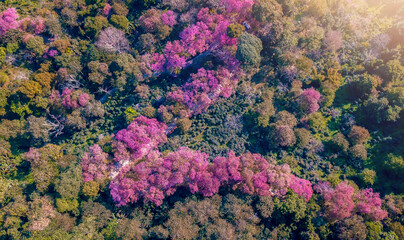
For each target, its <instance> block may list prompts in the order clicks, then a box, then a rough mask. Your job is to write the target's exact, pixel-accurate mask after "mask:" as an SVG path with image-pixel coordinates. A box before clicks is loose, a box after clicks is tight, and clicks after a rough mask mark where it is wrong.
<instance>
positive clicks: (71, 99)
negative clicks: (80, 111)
mask: <svg viewBox="0 0 404 240" xmlns="http://www.w3.org/2000/svg"><path fill="white" fill-rule="evenodd" d="M61 98H62V105H63V106H64V107H65V108H67V109H76V108H80V107H85V106H86V105H87V104H88V102H89V101H90V96H89V95H88V94H87V93H82V92H81V91H74V90H73V89H69V88H65V89H64V90H63V92H62V95H61Z"/></svg>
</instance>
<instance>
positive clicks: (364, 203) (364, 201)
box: [355, 188, 387, 221]
mask: <svg viewBox="0 0 404 240" xmlns="http://www.w3.org/2000/svg"><path fill="white" fill-rule="evenodd" d="M355 200H356V209H357V210H358V212H359V213H360V214H362V215H365V216H366V217H368V218H370V219H372V220H373V221H379V220H383V219H385V218H386V217H387V211H385V210H383V209H381V206H382V200H381V199H380V196H379V193H374V192H373V189H372V188H368V189H364V190H361V191H360V192H359V193H358V194H357V195H356V196H355Z"/></svg>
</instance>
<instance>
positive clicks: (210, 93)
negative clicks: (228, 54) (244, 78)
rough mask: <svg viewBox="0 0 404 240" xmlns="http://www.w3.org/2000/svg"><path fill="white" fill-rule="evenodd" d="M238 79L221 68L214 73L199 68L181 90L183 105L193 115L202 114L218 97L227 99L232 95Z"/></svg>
mask: <svg viewBox="0 0 404 240" xmlns="http://www.w3.org/2000/svg"><path fill="white" fill-rule="evenodd" d="M237 82H238V79H237V78H235V77H234V76H232V75H231V74H230V72H229V71H228V70H227V69H226V68H223V67H219V68H218V70H216V71H211V70H205V69H204V68H201V69H199V70H198V72H197V73H195V74H191V81H190V82H188V83H186V84H185V85H184V86H183V88H182V93H183V97H182V98H181V99H183V100H184V102H183V103H185V104H186V105H187V106H188V107H189V108H190V109H191V110H192V111H193V112H194V113H196V114H198V113H201V112H204V111H205V110H206V109H207V108H208V107H209V106H210V105H211V104H212V103H213V102H214V101H216V100H217V99H218V98H219V97H225V98H228V97H230V96H231V94H232V93H233V89H234V87H235V86H236V84H237Z"/></svg>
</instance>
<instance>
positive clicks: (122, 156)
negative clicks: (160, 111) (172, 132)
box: [115, 116, 167, 162]
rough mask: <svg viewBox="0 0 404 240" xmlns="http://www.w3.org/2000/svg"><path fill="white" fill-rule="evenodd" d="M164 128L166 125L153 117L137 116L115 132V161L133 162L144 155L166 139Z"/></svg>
mask: <svg viewBox="0 0 404 240" xmlns="http://www.w3.org/2000/svg"><path fill="white" fill-rule="evenodd" d="M166 129H167V126H166V125H165V124H164V123H160V122H159V121H157V119H155V118H153V119H149V118H147V117H144V116H139V117H137V118H136V119H135V120H134V122H133V123H131V124H130V125H129V126H128V127H127V128H126V129H123V130H121V131H119V132H118V133H117V134H116V137H115V138H116V140H117V141H116V142H115V147H116V149H117V151H116V152H115V161H117V162H121V161H127V160H130V161H131V162H135V161H137V160H140V159H141V158H143V157H145V156H146V155H147V154H148V153H149V152H150V151H152V150H154V149H155V148H157V146H158V145H160V144H162V143H165V142H166V141H167V136H166V134H165V130H166Z"/></svg>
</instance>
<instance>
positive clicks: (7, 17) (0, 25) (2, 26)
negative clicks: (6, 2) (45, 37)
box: [0, 8, 46, 36]
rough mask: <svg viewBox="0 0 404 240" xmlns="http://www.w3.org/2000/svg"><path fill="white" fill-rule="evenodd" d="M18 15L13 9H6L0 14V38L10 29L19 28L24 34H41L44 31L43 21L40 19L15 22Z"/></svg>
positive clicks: (25, 19)
mask: <svg viewBox="0 0 404 240" xmlns="http://www.w3.org/2000/svg"><path fill="white" fill-rule="evenodd" d="M18 18H19V15H18V13H17V10H16V9H15V8H8V9H6V10H5V11H3V12H1V13H0V36H3V35H4V34H6V33H7V31H8V30H10V29H17V28H20V29H21V30H23V31H26V32H33V33H35V34H41V33H43V32H44V31H45V29H46V26H45V21H44V20H43V19H42V18H41V17H37V18H30V17H26V18H24V19H21V20H17V19H18Z"/></svg>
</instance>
